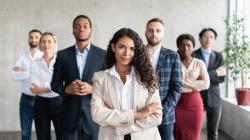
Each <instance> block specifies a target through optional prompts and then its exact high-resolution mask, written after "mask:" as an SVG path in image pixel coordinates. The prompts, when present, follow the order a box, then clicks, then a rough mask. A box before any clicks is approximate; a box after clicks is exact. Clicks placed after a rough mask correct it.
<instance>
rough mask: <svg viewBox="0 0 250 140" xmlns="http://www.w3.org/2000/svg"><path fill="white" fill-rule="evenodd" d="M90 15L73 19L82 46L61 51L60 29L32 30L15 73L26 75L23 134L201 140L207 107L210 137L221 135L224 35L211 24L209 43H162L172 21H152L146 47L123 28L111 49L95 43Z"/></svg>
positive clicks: (203, 37) (189, 39)
mask: <svg viewBox="0 0 250 140" xmlns="http://www.w3.org/2000/svg"><path fill="white" fill-rule="evenodd" d="M91 33H92V23H91V20H90V18H89V17H87V16H86V15H78V16H77V17H75V19H74V20H73V35H74V37H75V41H76V42H75V44H74V45H72V46H70V47H68V48H66V49H63V50H60V51H58V52H57V39H56V37H55V35H54V34H53V33H50V32H45V33H43V34H42V33H41V32H40V31H39V30H31V31H30V32H29V37H28V42H29V45H30V51H29V52H27V53H25V54H24V55H23V56H22V57H21V58H19V59H18V61H17V62H16V65H15V66H14V67H13V70H12V79H14V80H19V81H21V92H22V95H21V100H20V121H21V130H22V140H30V139H31V128H32V121H33V119H34V122H35V128H36V134H37V138H38V140H50V139H51V134H50V128H51V126H50V124H51V121H52V122H53V125H54V128H55V133H56V138H57V140H97V139H98V140H142V139H144V140H171V139H172V136H173V137H174V139H175V140H199V139H200V133H201V125H202V118H203V112H204V109H205V110H206V111H207V128H208V129H207V132H208V133H207V134H208V140H217V139H218V124H219V120H220V115H221V99H220V89H219V83H221V82H223V81H224V78H225V75H226V71H225V67H224V66H223V63H224V62H223V57H222V55H221V54H220V53H219V52H217V51H214V50H213V46H214V43H215V40H216V37H217V33H216V31H215V30H214V29H212V28H205V29H203V30H202V31H201V32H200V34H199V39H200V43H201V48H200V49H198V50H196V51H193V50H194V47H195V39H194V37H193V36H192V35H190V34H181V35H180V36H179V37H178V38H177V41H176V43H177V50H178V51H177V52H175V51H172V50H170V49H167V48H165V47H163V46H162V44H161V43H162V39H163V37H164V23H163V21H162V20H161V19H160V18H153V19H151V20H149V21H148V22H147V24H146V31H145V36H146V39H147V44H146V45H144V44H143V41H142V39H141V38H140V36H139V35H138V33H137V32H135V31H134V30H132V29H130V28H121V29H119V30H118V31H116V32H115V33H114V35H113V37H112V38H111V40H110V41H109V44H108V46H107V50H106V51H105V50H103V49H101V48H100V47H97V46H95V45H93V44H92V42H91Z"/></svg>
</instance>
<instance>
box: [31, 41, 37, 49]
mask: <svg viewBox="0 0 250 140" xmlns="http://www.w3.org/2000/svg"><path fill="white" fill-rule="evenodd" d="M29 45H30V48H36V47H37V46H38V43H34V42H29Z"/></svg>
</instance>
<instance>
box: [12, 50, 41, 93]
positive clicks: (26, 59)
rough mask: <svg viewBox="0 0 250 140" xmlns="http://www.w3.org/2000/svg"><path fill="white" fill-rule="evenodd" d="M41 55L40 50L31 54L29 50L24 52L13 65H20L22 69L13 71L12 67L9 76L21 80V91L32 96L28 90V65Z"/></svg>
mask: <svg viewBox="0 0 250 140" xmlns="http://www.w3.org/2000/svg"><path fill="white" fill-rule="evenodd" d="M42 56H43V53H42V52H41V51H37V52H36V53H35V54H34V55H33V56H32V55H31V53H30V52H26V53H24V54H23V55H22V56H21V57H20V58H19V59H18V60H17V62H16V65H15V66H18V67H21V68H22V69H23V71H18V72H17V71H14V70H13V69H12V72H11V78H12V80H16V81H20V82H21V86H20V89H21V92H22V93H24V94H27V95H31V96H34V95H33V94H32V93H31V91H30V77H31V76H32V75H30V67H31V64H32V62H33V61H35V60H37V59H40V58H41V57H42Z"/></svg>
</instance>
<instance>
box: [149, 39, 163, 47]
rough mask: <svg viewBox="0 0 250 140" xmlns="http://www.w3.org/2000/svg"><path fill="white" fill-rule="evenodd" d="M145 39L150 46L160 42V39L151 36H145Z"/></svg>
mask: <svg viewBox="0 0 250 140" xmlns="http://www.w3.org/2000/svg"><path fill="white" fill-rule="evenodd" d="M147 41H148V44H149V45H150V46H157V45H159V44H160V43H161V40H154V39H151V38H147Z"/></svg>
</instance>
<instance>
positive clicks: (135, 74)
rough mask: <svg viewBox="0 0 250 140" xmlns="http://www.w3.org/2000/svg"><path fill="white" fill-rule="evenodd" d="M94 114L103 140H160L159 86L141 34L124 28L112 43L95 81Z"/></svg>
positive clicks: (160, 109) (114, 37)
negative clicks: (158, 127)
mask: <svg viewBox="0 0 250 140" xmlns="http://www.w3.org/2000/svg"><path fill="white" fill-rule="evenodd" d="M93 83H94V86H93V94H92V100H91V113H92V118H93V120H94V121H95V122H97V123H98V124H100V130H99V136H98V139H99V140H160V139H161V138H160V134H159V132H158V129H157V126H158V125H159V124H160V123H161V120H162V107H161V101H160V97H159V89H158V88H159V82H158V81H157V78H156V76H155V74H154V70H153V67H152V65H151V64H150V60H149V58H148V56H147V54H146V52H145V48H144V47H143V44H142V40H141V39H140V37H139V36H138V34H137V33H136V32H135V31H133V30H131V29H129V28H122V29H120V30H119V31H117V32H116V33H115V34H114V36H113V38H112V39H111V40H110V42H109V45H108V49H107V54H106V59H105V65H104V70H103V71H100V72H96V73H95V74H94V78H93Z"/></svg>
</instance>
